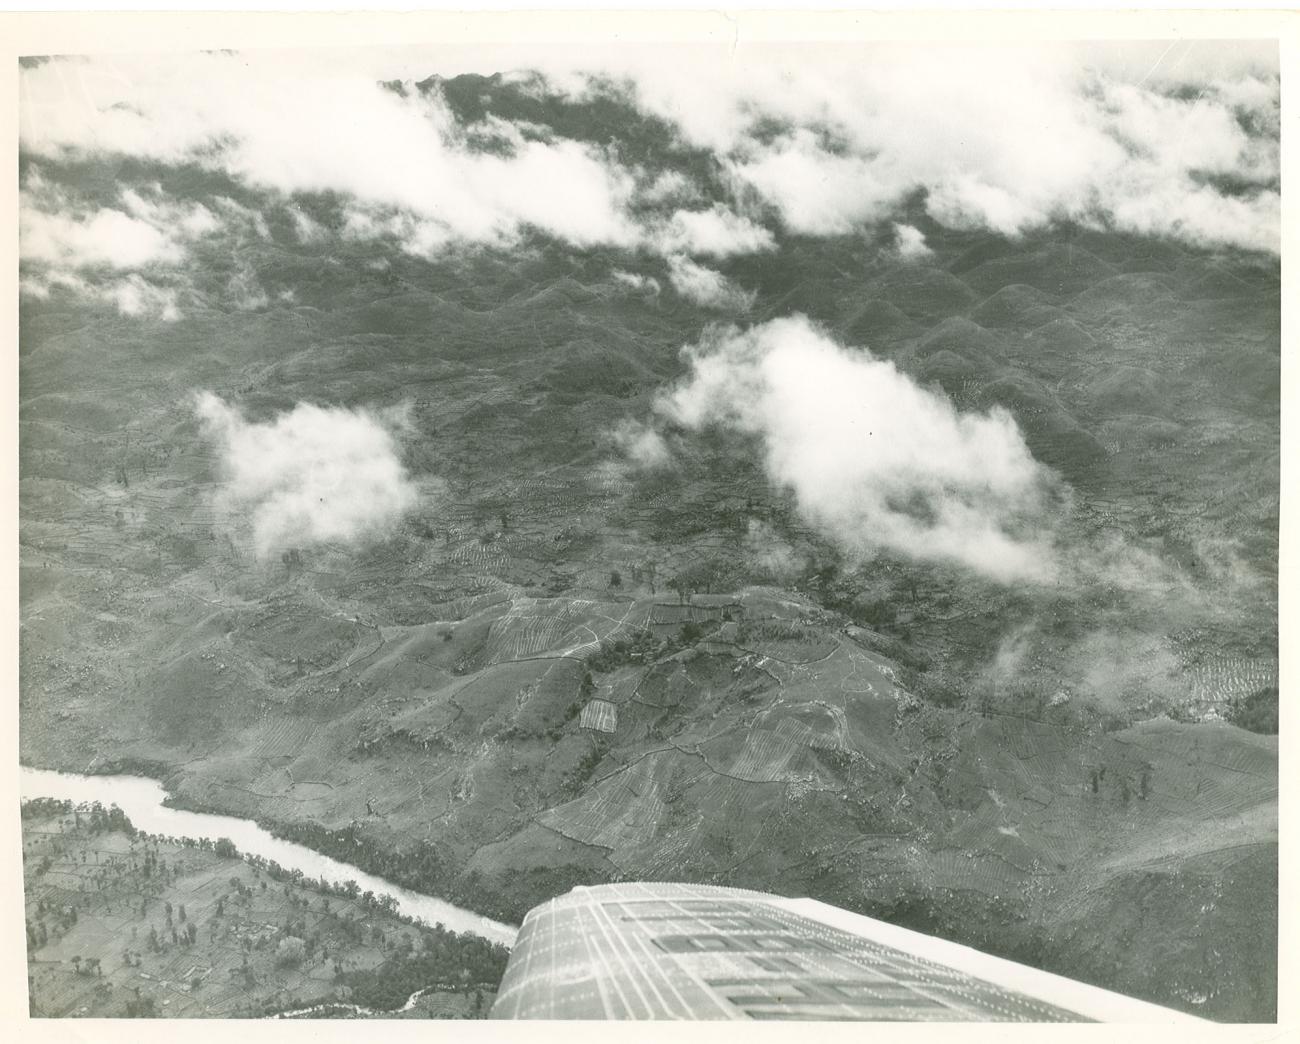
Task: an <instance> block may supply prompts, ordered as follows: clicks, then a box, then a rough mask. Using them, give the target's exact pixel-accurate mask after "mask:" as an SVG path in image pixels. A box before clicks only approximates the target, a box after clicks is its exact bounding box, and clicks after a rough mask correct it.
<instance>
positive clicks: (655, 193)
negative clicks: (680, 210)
mask: <svg viewBox="0 0 1300 1044" xmlns="http://www.w3.org/2000/svg"><path fill="white" fill-rule="evenodd" d="M637 198H638V199H639V200H641V202H643V203H679V204H680V203H694V202H696V201H698V200H699V199H700V198H701V193H700V188H699V186H698V185H696V184H695V182H693V181H691V179H690V178H688V177H687V176H686V175H685V174H683V173H682V172H681V171H680V170H665V171H661V172H660V173H659V174H658V175H657V176H656V177H655V179H654V181H652V182H650V184H648V185H646V186H644V187H643V188H641V189H639V190H638V191H637Z"/></svg>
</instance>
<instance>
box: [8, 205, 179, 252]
mask: <svg viewBox="0 0 1300 1044" xmlns="http://www.w3.org/2000/svg"><path fill="white" fill-rule="evenodd" d="M18 243H19V253H20V256H21V257H22V258H23V259H24V260H27V261H41V262H44V263H46V264H51V265H65V266H70V267H74V268H80V267H86V266H92V265H107V266H109V267H111V268H123V269H130V268H143V267H144V266H145V265H149V264H154V263H156V262H171V263H174V262H177V261H179V260H180V259H181V257H182V256H183V250H182V248H181V246H180V244H179V243H178V242H177V241H176V239H175V238H173V237H172V236H171V235H169V234H168V233H167V232H166V231H164V230H162V229H160V228H158V227H156V226H155V225H153V224H151V223H150V222H149V221H147V220H145V219H142V218H140V217H133V216H132V215H131V214H129V213H126V212H124V211H122V210H116V209H113V208H109V207H100V208H97V209H95V210H92V211H89V212H86V213H82V214H72V213H52V212H50V211H47V210H43V209H41V207H40V205H39V203H37V201H36V200H35V199H34V198H33V197H31V196H30V195H28V194H26V193H23V194H22V195H21V196H20V201H19V217H18Z"/></svg>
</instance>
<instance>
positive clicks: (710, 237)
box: [656, 204, 776, 257]
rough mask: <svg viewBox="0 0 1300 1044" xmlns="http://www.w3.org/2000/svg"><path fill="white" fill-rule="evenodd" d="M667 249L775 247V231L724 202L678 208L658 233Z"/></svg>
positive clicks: (751, 250) (701, 251)
mask: <svg viewBox="0 0 1300 1044" xmlns="http://www.w3.org/2000/svg"><path fill="white" fill-rule="evenodd" d="M656 238H657V240H658V245H659V247H660V249H662V250H663V251H665V252H667V253H683V254H695V255H703V256H705V257H731V256H733V255H735V254H756V253H761V252H763V251H765V250H772V249H773V248H775V246H776V240H775V238H774V237H773V236H772V233H771V232H770V231H769V230H768V229H766V228H764V227H763V226H762V225H757V224H755V223H754V222H753V221H750V220H749V218H746V217H742V216H741V215H739V214H737V213H735V212H734V211H732V210H729V209H727V208H726V207H724V206H722V205H720V204H719V205H715V206H714V207H713V208H712V209H710V210H679V211H677V212H676V213H675V214H673V216H672V217H671V218H670V219H669V221H668V224H667V226H666V227H665V228H664V229H663V231H662V232H660V233H659V235H658V236H657V237H656Z"/></svg>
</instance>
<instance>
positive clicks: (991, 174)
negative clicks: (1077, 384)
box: [556, 42, 1280, 252]
mask: <svg viewBox="0 0 1300 1044" xmlns="http://www.w3.org/2000/svg"><path fill="white" fill-rule="evenodd" d="M1169 50H1170V48H1169V46H1168V45H1166V44H1164V43H1162V42H1161V43H1156V44H1141V43H1108V44H1092V45H1066V44H1061V45H1051V44H1045V45H1039V46H1035V47H1028V46H1021V47H1006V46H1001V47H991V46H977V45H934V44H927V45H921V44H898V43H891V44H888V45H881V46H879V47H865V46H857V47H844V48H830V47H827V48H821V49H809V50H808V51H806V52H800V51H799V50H798V49H794V48H788V49H784V50H782V49H777V48H772V49H770V50H769V49H765V48H764V47H763V46H761V45H751V46H750V47H748V48H743V49H741V50H739V51H738V52H737V53H736V54H735V55H733V56H731V58H730V59H729V60H728V61H727V62H697V63H695V65H694V66H693V75H692V76H689V77H683V76H679V75H677V72H676V69H670V68H669V67H668V66H667V65H665V63H663V62H660V61H656V60H655V58H654V56H646V55H639V56H627V55H622V54H618V53H613V54H609V55H608V56H605V57H604V58H603V59H602V60H603V61H604V62H605V65H604V67H603V68H602V69H601V70H600V71H601V72H602V73H603V74H604V75H605V76H607V77H612V78H614V79H616V80H620V81H622V82H627V83H630V84H631V86H632V90H633V92H634V96H635V98H636V99H637V101H638V104H639V105H640V106H641V107H642V108H643V109H644V110H645V111H647V112H650V113H653V114H655V115H656V116H659V117H661V118H664V119H667V120H671V121H673V122H674V123H675V124H676V125H677V128H678V130H679V131H680V133H681V135H682V136H683V137H684V138H685V139H686V141H687V142H689V143H690V144H692V145H694V146H697V147H700V148H705V149H709V150H711V151H712V152H713V153H714V154H715V155H716V156H717V157H718V159H719V161H720V162H721V163H722V165H723V167H724V169H726V170H727V171H728V172H729V173H730V174H731V175H732V177H733V178H735V179H736V181H737V182H738V183H739V184H741V185H744V186H746V187H747V188H748V189H749V190H751V191H755V192H757V193H758V194H759V195H760V196H761V197H762V198H763V199H764V200H766V201H767V202H768V203H770V204H771V205H773V206H774V207H775V208H776V210H777V211H778V213H779V214H780V215H781V218H782V220H783V221H784V222H785V224H786V225H787V227H789V228H790V229H792V230H794V231H797V232H801V233H805V234H810V235H828V234H836V233H843V232H847V231H850V230H852V229H854V228H856V227H858V226H860V225H863V224H865V223H870V222H874V221H877V220H880V219H882V218H886V217H889V216H891V214H892V212H893V211H894V209H895V207H896V205H897V204H898V203H899V202H900V201H901V200H902V199H903V198H905V197H906V196H908V195H909V194H910V193H912V192H914V191H917V190H925V191H927V192H928V193H929V194H930V197H931V214H932V216H934V217H935V218H936V219H938V220H939V221H941V222H944V223H950V224H956V225H959V226H983V227H988V228H992V229H995V230H997V231H999V232H1003V233H1006V234H1009V235H1013V234H1016V233H1018V232H1021V231H1024V230H1026V229H1028V228H1031V227H1035V226H1039V225H1043V224H1045V223H1047V222H1049V221H1051V220H1054V219H1057V218H1070V219H1074V220H1078V221H1082V222H1086V223H1091V224H1098V225H1106V224H1114V225H1116V226H1118V227H1120V228H1123V229H1127V230H1131V231H1141V232H1154V233H1159V234H1163V235H1173V236H1178V237H1181V238H1184V239H1188V240H1191V241H1193V242H1196V243H1203V244H1234V245H1239V246H1245V247H1250V248H1256V249H1265V250H1272V251H1274V252H1276V251H1277V250H1278V247H1279V241H1280V224H1279V222H1280V201H1279V199H1278V196H1277V193H1276V192H1275V191H1273V190H1272V189H1271V188H1269V187H1268V184H1267V183H1268V182H1269V180H1270V179H1271V178H1273V177H1275V176H1276V172H1277V169H1278V155H1279V149H1278V141H1277V132H1276V128H1277V124H1278V117H1277V109H1278V98H1279V89H1278V79H1277V64H1276V51H1275V48H1272V49H1270V48H1268V47H1264V48H1260V47H1255V46H1250V45H1243V44H1241V43H1236V42H1235V43H1233V44H1232V45H1215V44H1213V43H1206V42H1201V43H1200V45H1199V49H1197V48H1196V45H1194V44H1193V45H1185V46H1180V48H1179V49H1178V51H1177V52H1176V54H1177V57H1169V58H1168V60H1165V52H1168V51H1169ZM567 82H569V83H571V82H572V78H571V77H570V78H567ZM556 83H557V84H561V85H563V84H564V83H566V78H564V77H560V76H557V77H556ZM1187 88H1191V89H1190V90H1189V89H1187ZM1243 116H1244V117H1248V119H1247V120H1246V121H1245V122H1248V123H1250V124H1252V125H1253V126H1254V127H1255V128H1257V129H1256V130H1255V131H1254V132H1250V133H1248V132H1247V131H1246V130H1245V129H1244V128H1243V125H1242V124H1243V120H1242V119H1241V118H1240V117H1243ZM760 127H761V128H763V133H762V134H759V133H757V131H758V130H759V128H760ZM773 127H776V128H777V131H776V132H775V133H773V131H772V128H773ZM1205 173H1217V174H1221V175H1231V176H1232V177H1233V178H1236V179H1240V180H1242V181H1245V182H1247V183H1250V184H1256V185H1259V186H1261V187H1260V189H1259V191H1258V192H1256V193H1254V194H1253V195H1252V196H1250V197H1249V198H1247V199H1246V200H1238V199H1235V198H1233V197H1232V196H1230V195H1228V194H1226V193H1223V192H1220V191H1218V190H1216V189H1214V188H1207V187H1206V186H1204V185H1203V184H1202V183H1201V179H1200V175H1203V174H1205ZM1157 196H1158V197H1159V199H1158V201H1157V202H1148V201H1151V200H1152V199H1153V197H1157ZM1144 204H1147V205H1144Z"/></svg>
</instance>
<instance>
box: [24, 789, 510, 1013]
mask: <svg viewBox="0 0 1300 1044" xmlns="http://www.w3.org/2000/svg"><path fill="white" fill-rule="evenodd" d="M23 854H24V881H25V885H26V896H25V899H26V911H25V912H26V920H27V943H28V957H29V988H30V997H31V1011H32V1014H34V1015H37V1016H50V1017H76V1016H84V1017H122V1016H154V1015H157V1016H167V1017H181V1018H188V1017H223V1018H230V1017H265V1016H269V1015H273V1014H278V1013H280V1012H285V1011H290V1012H293V1011H301V1010H302V1009H304V1008H312V1007H316V1006H330V1005H355V1006H357V1007H360V1008H367V1009H372V1010H374V1011H375V1012H380V1011H384V1010H389V1011H391V1010H393V1009H398V1010H399V1012H400V1009H402V1007H403V1005H404V1003H406V1002H409V1001H410V1000H411V997H412V995H413V994H420V993H421V992H422V991H427V990H430V989H433V990H441V991H443V992H446V993H450V994H459V995H460V996H459V999H458V1000H457V999H455V998H453V999H452V1000H449V1001H448V1002H447V1003H445V1004H439V1005H434V1004H432V1003H430V1004H429V1005H425V1006H423V1007H422V1008H421V1013H419V1014H417V1013H412V1016H411V1017H454V1018H461V1017H477V1016H478V1015H481V1014H483V1013H485V1011H486V1008H487V1007H490V1001H491V995H492V993H493V990H494V987H495V983H496V982H497V981H498V980H499V978H500V974H501V972H502V971H503V970H504V967H505V961H506V958H507V950H506V949H505V947H504V946H501V945H499V944H494V943H492V942H489V941H488V940H486V939H484V938H483V937H482V936H479V935H474V934H472V933H468V932H455V931H452V930H450V929H448V928H446V927H445V926H443V925H441V924H435V925H427V924H421V923H417V922H416V921H414V920H412V919H411V918H409V917H404V916H402V915H401V914H399V913H398V912H397V911H396V910H395V909H394V908H393V907H394V904H393V903H392V901H390V900H385V899H384V898H383V897H380V896H376V895H374V894H373V893H356V892H354V891H353V890H352V889H348V888H343V887H327V886H323V885H322V884H321V882H319V881H318V880H313V879H309V878H305V877H302V876H301V875H300V874H298V873H297V872H294V871H288V870H285V869H283V868H282V867H280V866H278V865H276V864H272V863H270V862H268V861H267V860H264V859H262V858H260V857H258V856H254V855H250V854H247V853H245V854H243V856H242V857H241V856H238V855H235V854H234V853H233V851H232V849H230V848H228V847H226V846H224V845H213V844H211V843H199V842H193V841H189V842H185V843H182V842H179V841H173V840H166V839H158V838H157V837H151V836H149V835H146V834H144V833H142V832H140V831H137V830H136V829H135V827H134V825H133V824H131V823H129V822H127V821H126V820H125V818H124V817H123V816H122V815H121V813H120V812H117V811H115V812H112V813H111V814H110V812H109V810H106V809H105V808H104V806H102V805H92V806H80V807H76V806H72V805H70V804H66V803H58V802H54V801H49V800H45V801H38V802H29V803H26V804H25V805H24V814H23ZM476 994H477V995H478V998H477V1000H476V999H475V995H476ZM417 1000H418V998H417ZM407 1010H408V1012H410V1011H411V1009H410V1008H408V1009H407Z"/></svg>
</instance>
